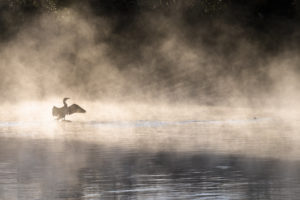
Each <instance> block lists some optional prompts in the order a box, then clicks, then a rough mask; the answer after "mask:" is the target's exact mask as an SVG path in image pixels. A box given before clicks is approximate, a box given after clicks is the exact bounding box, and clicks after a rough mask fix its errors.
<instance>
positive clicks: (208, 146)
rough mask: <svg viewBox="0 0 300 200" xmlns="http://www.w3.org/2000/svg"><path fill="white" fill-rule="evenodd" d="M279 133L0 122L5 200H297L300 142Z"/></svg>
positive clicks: (231, 125) (273, 127) (258, 123)
mask: <svg viewBox="0 0 300 200" xmlns="http://www.w3.org/2000/svg"><path fill="white" fill-rule="evenodd" d="M277 124H278V123H277V122H275V121H273V120H272V119H255V120H228V121H195V120H189V121H176V122H167V121H129V122H72V123H57V122H47V121H43V122H1V123H0V134H1V135H0V199H5V200H6V199H7V200H10V199H12V200H14V199H18V200H19V199H72V200H77V199H78V200H79V199H84V200H85V199H88V200H91V199H297V198H298V196H299V195H300V190H299V189H298V188H300V187H299V186H300V179H299V178H300V171H299V167H300V162H299V161H298V160H300V159H299V158H300V157H299V155H300V153H299V152H298V151H297V149H298V146H297V144H298V141H299V139H298V138H297V137H296V133H294V132H293V131H292V130H290V129H287V126H284V125H283V124H281V126H280V127H278V126H277ZM287 130H288V131H287ZM283 133H284V134H283Z"/></svg>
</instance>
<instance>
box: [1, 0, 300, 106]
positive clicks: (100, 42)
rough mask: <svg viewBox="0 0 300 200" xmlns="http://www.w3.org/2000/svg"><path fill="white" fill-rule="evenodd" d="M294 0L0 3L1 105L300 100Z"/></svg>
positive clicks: (13, 0)
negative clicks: (56, 101) (55, 101)
mask: <svg viewBox="0 0 300 200" xmlns="http://www.w3.org/2000/svg"><path fill="white" fill-rule="evenodd" d="M299 6H300V2H299V1H293V0H278V1H271V0H259V1H258V0H257V1H237V0H185V1H183V0H182V1H180V0H153V1H149V0H87V1H79V0H74V1H71V0H60V1H58V0H40V1H38V0H7V1H4V0H3V1H0V30H1V31H0V101H1V102H4V103H10V102H17V101H27V100H37V101H40V100H46V99H48V98H58V99H59V100H60V99H61V98H62V97H65V96H68V97H71V98H75V99H82V100H87V101H98V100H99V101H116V102H120V101H121V102H125V101H140V102H172V103H177V102H184V103H192V104H198V105H219V104H222V105H224V104H225V105H236V104H242V105H251V106H254V105H270V104H274V105H275V104H276V105H278V104H282V102H285V103H284V104H286V105H291V103H293V104H292V105H295V104H297V100H298V99H297V98H298V96H299V95H298V93H299V92H298V91H299V88H300V85H299V81H298V77H299V58H298V54H299V45H298V43H299V40H300V37H299V26H300V24H299V23H298V21H299V17H300V13H299V12H300V10H299V8H300V7H299Z"/></svg>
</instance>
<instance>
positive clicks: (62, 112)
mask: <svg viewBox="0 0 300 200" xmlns="http://www.w3.org/2000/svg"><path fill="white" fill-rule="evenodd" d="M68 99H70V98H64V99H63V104H64V106H63V107H60V108H58V107H56V106H53V108H52V115H53V116H54V117H57V118H56V119H57V120H60V119H63V120H65V117H66V115H71V114H73V113H85V112H86V111H85V110H84V109H83V108H81V107H80V106H79V105H77V104H72V105H71V106H68V105H67V100H68Z"/></svg>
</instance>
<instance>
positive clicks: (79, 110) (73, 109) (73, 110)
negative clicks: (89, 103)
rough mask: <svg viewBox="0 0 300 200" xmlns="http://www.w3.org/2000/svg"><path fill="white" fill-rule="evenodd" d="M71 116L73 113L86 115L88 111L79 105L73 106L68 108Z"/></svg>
mask: <svg viewBox="0 0 300 200" xmlns="http://www.w3.org/2000/svg"><path fill="white" fill-rule="evenodd" d="M68 111H69V113H68V114H69V115H71V114H73V113H85V112H86V111H85V110H84V109H83V108H81V107H80V106H79V105H77V104H72V105H71V106H69V107H68Z"/></svg>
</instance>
